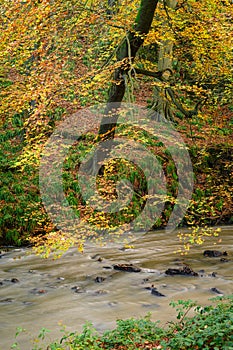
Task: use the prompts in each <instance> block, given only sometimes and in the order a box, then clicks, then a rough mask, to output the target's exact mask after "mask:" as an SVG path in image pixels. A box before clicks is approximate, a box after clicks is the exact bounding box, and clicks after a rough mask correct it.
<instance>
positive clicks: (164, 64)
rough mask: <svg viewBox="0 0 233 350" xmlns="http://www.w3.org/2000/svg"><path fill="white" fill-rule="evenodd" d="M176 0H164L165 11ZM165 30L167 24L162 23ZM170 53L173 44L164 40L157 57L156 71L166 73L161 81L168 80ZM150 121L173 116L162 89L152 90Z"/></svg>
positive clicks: (172, 7)
mask: <svg viewBox="0 0 233 350" xmlns="http://www.w3.org/2000/svg"><path fill="white" fill-rule="evenodd" d="M176 5H177V0H165V6H166V8H167V9H169V8H170V9H175V7H176ZM168 20H169V19H168ZM164 26H165V28H166V27H167V23H164ZM172 51H173V42H172V40H164V41H163V42H162V43H161V46H160V50H159V57H158V71H159V72H166V73H164V74H163V80H165V81H166V80H167V81H168V80H169V78H170V76H171V72H172ZM151 109H152V110H153V112H152V119H159V118H160V116H161V115H162V116H163V117H165V118H166V119H169V120H172V121H173V116H172V112H171V108H170V103H169V101H168V100H167V98H166V96H165V90H164V88H161V87H160V86H156V87H155V90H154V100H153V106H152V107H151Z"/></svg>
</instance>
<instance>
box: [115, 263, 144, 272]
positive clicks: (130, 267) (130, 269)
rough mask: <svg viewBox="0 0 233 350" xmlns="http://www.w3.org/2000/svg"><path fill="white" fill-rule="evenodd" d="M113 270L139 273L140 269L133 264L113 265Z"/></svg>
mask: <svg viewBox="0 0 233 350" xmlns="http://www.w3.org/2000/svg"><path fill="white" fill-rule="evenodd" d="M113 268H114V270H118V271H125V272H140V271H141V269H140V268H139V267H137V266H134V265H133V264H115V265H113Z"/></svg>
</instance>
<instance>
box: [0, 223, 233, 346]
mask: <svg viewBox="0 0 233 350" xmlns="http://www.w3.org/2000/svg"><path fill="white" fill-rule="evenodd" d="M183 232H185V231H183ZM177 233H178V232H174V233H173V235H170V236H169V237H167V236H166V232H165V231H154V232H151V233H149V234H147V235H145V237H142V238H140V239H139V240H138V241H136V242H135V246H134V248H131V249H129V248H128V249H125V248H124V247H123V246H122V245H117V244H116V245H115V246H113V247H111V248H110V247H97V246H94V245H93V246H92V247H91V246H89V247H88V246H87V247H85V250H84V253H83V254H80V253H79V252H78V251H77V249H75V248H72V249H70V250H69V251H67V252H66V253H65V254H64V255H63V256H62V257H61V258H60V259H57V260H53V257H52V256H50V257H49V258H48V259H41V258H40V257H39V256H35V255H33V254H32V252H31V250H30V249H18V250H17V251H14V250H13V251H9V252H7V253H6V254H5V255H4V256H3V257H2V258H1V259H0V265H1V271H0V281H1V282H2V285H1V286H0V301H1V303H0V305H1V315H2V320H1V323H0V338H1V342H2V346H3V349H4V350H7V349H9V348H10V345H11V344H12V343H13V342H14V334H15V332H16V328H17V327H22V328H25V329H26V330H27V334H26V333H23V334H22V337H21V338H20V339H21V343H20V344H21V345H22V349H23V350H31V348H30V346H31V345H30V344H31V343H30V340H29V339H31V338H34V337H36V336H37V335H38V333H39V330H40V329H41V328H43V327H45V328H48V329H50V330H52V332H51V334H50V335H49V339H51V341H52V340H53V339H55V338H57V337H59V333H60V328H61V325H59V324H63V325H66V326H67V331H70V332H71V331H79V332H80V331H81V330H82V326H83V324H85V322H87V321H90V322H92V323H93V325H94V327H95V328H96V329H97V331H98V332H103V331H104V330H106V329H113V328H114V327H115V325H116V323H115V322H116V319H127V318H129V317H136V318H138V317H143V316H145V315H146V314H147V313H148V312H151V320H152V321H157V320H160V321H161V323H160V325H161V326H164V325H166V323H167V322H168V321H175V319H176V314H175V312H174V310H173V309H172V308H171V307H170V306H169V303H170V302H171V301H173V300H176V301H177V300H179V299H184V300H187V299H193V300H196V301H197V302H198V303H200V304H201V305H203V306H204V305H208V304H209V303H210V301H209V299H210V298H211V297H215V296H217V295H218V294H217V293H216V291H215V290H214V289H213V288H216V289H217V290H218V291H220V292H221V293H222V294H223V295H229V294H231V293H232V291H233V278H232V261H233V260H232V256H233V246H232V226H226V227H222V232H221V233H220V236H219V237H216V241H215V242H214V241H213V237H212V238H207V240H206V242H205V243H204V244H203V245H202V246H194V247H192V249H191V252H189V254H188V256H180V255H179V254H175V253H174V252H175V251H177V250H179V248H180V242H179V239H178V238H177ZM219 240H221V242H219ZM217 242H219V243H217ZM214 243H217V245H214ZM208 249H215V250H219V251H222V252H224V251H227V252H228V256H226V257H225V256H222V257H213V258H210V257H206V256H204V255H203V252H204V250H208ZM222 258H227V260H228V261H225V262H224V261H221V259H222ZM115 264H133V265H135V266H138V267H139V268H140V269H141V271H140V272H137V273H130V272H125V271H117V270H115V269H114V268H113V265H115ZM184 264H186V265H188V266H190V267H191V268H192V269H193V270H194V271H196V272H197V273H198V276H179V275H177V276H169V275H166V274H165V271H166V270H167V269H168V268H178V269H179V268H181V267H182V266H184ZM203 270H204V271H203ZM12 279H17V280H18V282H17V281H15V282H13V281H12ZM152 285H154V287H155V288H157V290H158V291H159V292H160V293H162V294H163V295H165V297H159V296H157V295H156V294H152V293H151V289H149V288H151V287H152ZM219 295H220V294H219Z"/></svg>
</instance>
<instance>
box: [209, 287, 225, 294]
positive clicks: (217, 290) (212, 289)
mask: <svg viewBox="0 0 233 350" xmlns="http://www.w3.org/2000/svg"><path fill="white" fill-rule="evenodd" d="M210 290H211V292H214V293H217V294H223V293H222V292H220V290H219V289H217V288H215V287H213V288H210Z"/></svg>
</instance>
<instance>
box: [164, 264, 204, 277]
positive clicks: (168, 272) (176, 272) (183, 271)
mask: <svg viewBox="0 0 233 350" xmlns="http://www.w3.org/2000/svg"><path fill="white" fill-rule="evenodd" d="M165 274H166V275H169V276H174V275H181V276H198V273H197V272H195V271H193V270H192V269H191V267H189V266H184V267H183V268H180V269H171V268H169V269H167V270H166V271H165Z"/></svg>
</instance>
